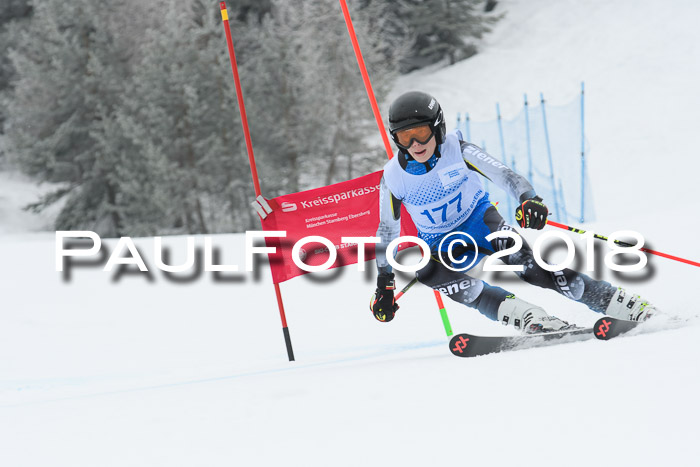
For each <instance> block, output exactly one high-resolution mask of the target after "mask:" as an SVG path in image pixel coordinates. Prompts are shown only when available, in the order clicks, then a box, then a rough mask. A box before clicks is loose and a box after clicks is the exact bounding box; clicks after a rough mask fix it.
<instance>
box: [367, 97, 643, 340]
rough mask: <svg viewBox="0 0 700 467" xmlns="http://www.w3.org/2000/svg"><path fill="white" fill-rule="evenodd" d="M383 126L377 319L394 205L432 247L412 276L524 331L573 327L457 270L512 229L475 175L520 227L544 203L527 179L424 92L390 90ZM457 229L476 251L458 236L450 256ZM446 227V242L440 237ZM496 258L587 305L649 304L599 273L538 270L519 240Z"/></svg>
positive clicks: (622, 314) (387, 301) (388, 288)
mask: <svg viewBox="0 0 700 467" xmlns="http://www.w3.org/2000/svg"><path fill="white" fill-rule="evenodd" d="M389 130H390V133H391V137H392V139H393V140H394V143H396V146H397V147H398V148H399V151H398V153H397V154H396V156H395V157H393V158H392V159H391V160H390V161H389V162H388V163H387V164H386V165H385V166H384V174H383V177H382V180H381V184H380V201H379V202H380V221H379V227H378V229H377V235H376V236H377V237H379V238H380V239H381V243H379V244H377V247H376V261H377V270H378V275H377V288H376V291H375V295H374V297H373V299H372V302H371V310H372V313H373V314H374V317H375V318H376V319H377V320H379V321H382V322H388V321H391V320H392V319H393V318H394V316H395V314H396V310H398V308H399V307H398V305H397V304H396V303H395V300H394V289H395V281H394V274H393V272H392V268H391V266H390V265H389V263H388V261H387V259H386V254H385V251H386V247H387V245H388V244H389V242H391V240H393V239H395V238H397V237H398V236H399V232H400V208H401V205H403V206H405V207H406V210H407V211H408V213H409V214H410V215H411V218H412V220H413V221H414V223H415V225H416V228H417V230H418V236H419V237H420V238H421V239H423V240H424V241H425V242H426V243H427V244H428V245H429V246H430V249H431V253H432V255H431V260H430V261H429V262H428V264H427V265H426V266H425V267H424V268H422V269H420V270H419V271H417V272H416V277H417V279H418V280H419V281H420V282H421V283H423V284H425V285H428V286H429V287H431V288H433V289H439V290H441V291H442V292H443V293H446V295H448V296H449V297H450V298H451V299H452V300H454V301H456V302H459V303H462V304H464V305H466V306H468V307H472V308H476V309H477V310H478V311H479V312H481V313H482V314H483V315H485V316H486V317H488V318H490V319H492V320H497V321H500V322H501V323H503V324H504V325H510V326H514V327H515V328H516V329H519V330H521V331H523V332H526V333H537V332H549V331H559V330H565V329H569V328H573V327H575V326H573V325H569V324H568V323H567V322H566V321H563V320H561V319H559V318H556V317H554V316H551V315H548V314H547V313H546V312H545V310H543V309H542V308H541V307H539V306H537V305H534V304H531V303H528V302H526V301H525V300H522V299H520V298H518V297H516V296H515V295H514V294H512V293H510V292H508V291H507V290H504V289H502V288H500V287H496V286H493V285H490V284H487V283H486V282H484V281H483V280H480V279H476V278H473V277H470V276H469V275H467V274H465V273H464V272H463V271H458V270H457V269H458V268H459V267H460V266H461V265H463V264H469V263H470V260H474V259H475V258H474V257H475V256H477V258H476V259H475V261H474V263H475V264H476V263H477V262H478V260H480V259H481V258H483V257H484V256H485V255H491V254H493V253H495V252H498V251H502V250H504V249H506V248H510V247H511V246H513V245H514V240H513V239H511V238H507V237H502V238H496V239H494V240H492V241H491V242H488V241H486V239H485V237H486V236H488V235H489V234H491V233H493V232H496V231H500V230H509V231H513V232H515V230H514V229H513V227H511V226H509V225H508V224H506V222H505V221H504V220H503V218H502V217H501V215H500V214H499V213H498V211H497V209H496V207H495V206H494V205H493V204H492V203H491V202H490V201H489V194H488V193H487V192H486V191H485V190H484V186H483V184H482V181H481V177H484V178H487V179H489V180H491V181H492V182H493V183H495V184H496V185H497V186H499V187H500V188H502V189H504V190H505V191H506V192H507V193H509V194H510V196H512V197H513V198H515V199H516V200H518V203H519V205H518V207H517V209H516V213H515V218H516V220H517V222H518V224H519V226H520V227H521V228H525V229H538V230H539V229H542V228H544V226H545V224H546V222H547V215H548V209H547V206H546V205H545V204H544V203H543V200H542V198H540V197H539V196H537V193H536V192H535V190H534V188H533V187H532V185H531V184H530V183H529V182H528V181H527V179H525V178H524V177H522V176H520V175H518V174H517V173H515V172H513V171H512V170H511V169H509V168H508V167H506V166H505V165H504V164H502V163H501V162H499V161H497V160H496V159H495V158H494V157H491V156H490V155H489V154H487V153H486V152H485V151H484V150H482V149H481V148H479V147H478V146H475V145H474V144H471V143H469V142H466V141H463V139H462V137H461V133H460V132H459V131H454V132H451V133H446V131H445V120H444V118H443V112H442V108H441V107H440V104H439V103H438V102H437V100H435V98H434V97H432V96H430V95H428V94H426V93H423V92H408V93H405V94H403V95H401V96H399V97H398V98H397V99H396V100H395V101H394V102H393V103H392V104H391V107H390V109H389ZM515 233H516V234H517V232H515ZM465 234H468V235H470V236H471V238H473V239H474V240H475V241H476V242H477V245H478V255H475V251H474V248H473V247H472V248H471V249H470V248H469V247H468V246H467V247H466V248H465V247H463V246H462V245H460V246H461V248H460V247H458V248H455V249H454V250H453V251H452V252H451V256H452V259H450V257H449V256H450V255H448V251H447V248H448V246H449V244H450V242H451V241H452V240H454V239H455V238H456V239H459V238H462V239H463V240H464V244H466V245H470V244H473V241H471V238H469V237H467V235H465ZM448 235H449V240H450V241H445V242H442V244H441V240H442V239H443V238H445V237H446V236H448ZM517 235H519V234H517ZM521 238H522V237H521ZM446 240H447V238H446ZM440 259H442V261H440ZM500 259H501V260H503V261H504V262H505V263H506V264H508V265H522V266H523V271H522V272H516V274H517V275H518V277H519V278H520V279H522V280H524V281H525V282H527V283H529V284H532V285H536V286H538V287H543V288H546V289H551V290H555V291H557V292H559V293H560V294H562V295H564V296H566V297H568V298H569V299H571V300H574V301H577V302H581V303H583V304H585V305H586V306H588V307H589V308H590V309H591V310H593V311H595V312H598V313H605V314H606V315H609V316H612V317H615V318H622V319H627V320H633V321H642V320H645V319H647V318H649V317H650V316H651V315H652V314H653V313H654V312H655V311H656V310H655V308H654V306H652V305H651V304H649V303H648V302H647V301H646V300H644V299H642V298H641V297H640V296H639V295H635V294H631V293H628V292H627V291H625V290H624V289H622V288H620V287H614V286H612V285H611V284H610V283H608V282H605V281H599V280H594V279H592V278H590V277H588V276H587V275H585V274H582V273H579V272H576V271H574V270H571V269H562V270H561V271H555V272H549V271H546V270H545V269H543V268H541V267H540V266H539V265H538V264H537V262H536V261H535V259H534V257H533V254H532V249H531V248H530V247H529V245H528V244H527V242H526V241H525V240H524V239H523V243H522V247H521V248H520V249H519V250H518V251H517V252H515V253H511V254H508V255H506V256H503V257H501V258H500ZM452 260H454V261H452ZM446 265H447V266H451V268H448V267H447V266H446Z"/></svg>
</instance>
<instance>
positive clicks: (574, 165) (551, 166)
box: [457, 86, 595, 223]
mask: <svg viewBox="0 0 700 467" xmlns="http://www.w3.org/2000/svg"><path fill="white" fill-rule="evenodd" d="M583 105H584V101H583V86H582V87H581V96H580V97H577V98H576V99H574V100H572V101H571V102H569V103H568V104H565V105H557V106H554V105H549V104H548V103H546V101H545V100H544V98H543V96H542V95H540V99H539V100H538V101H537V102H535V103H532V102H528V100H527V96H526V97H525V100H524V105H523V108H522V110H521V111H520V112H519V113H518V115H516V116H515V117H514V118H512V119H510V120H506V119H503V118H501V115H500V109H499V106H498V104H496V119H495V120H491V121H488V122H474V121H471V120H470V118H469V114H468V113H465V114H464V115H460V114H458V115H457V128H458V129H459V130H461V131H462V134H463V136H464V137H465V138H466V140H467V141H469V142H471V143H473V144H476V145H477V146H479V147H481V148H482V149H484V150H485V151H486V152H488V153H489V154H490V155H491V156H493V157H495V158H496V159H498V160H500V161H502V162H503V163H504V164H506V165H507V166H509V167H510V168H511V169H513V170H515V171H516V172H518V173H519V174H521V175H523V176H524V177H526V178H527V179H528V180H529V181H530V183H531V184H532V186H534V187H535V190H536V191H537V194H538V195H540V196H541V197H542V198H543V199H544V202H545V203H546V204H547V206H548V207H549V211H550V213H551V214H550V218H551V219H553V220H555V221H558V222H561V223H569V222H574V221H576V222H590V221H592V220H594V218H595V213H594V209H593V195H592V191H591V184H590V182H589V180H588V175H587V172H586V158H587V156H588V144H587V142H586V139H585V131H584V130H585V127H584V112H583V110H584V109H583ZM486 189H487V191H489V193H490V194H491V200H492V201H494V202H496V201H498V202H499V205H498V207H499V211H500V213H501V215H502V216H503V217H504V218H505V219H506V220H507V221H509V222H514V220H515V219H514V211H515V208H516V206H517V204H516V203H517V201H516V200H513V199H512V198H511V197H510V196H508V195H506V193H505V192H504V191H503V190H501V189H500V188H498V187H497V186H495V185H494V184H493V183H491V182H489V181H486Z"/></svg>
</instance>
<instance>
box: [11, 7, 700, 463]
mask: <svg viewBox="0 0 700 467" xmlns="http://www.w3.org/2000/svg"><path fill="white" fill-rule="evenodd" d="M499 4H500V5H501V6H502V7H504V8H507V9H508V16H507V18H506V19H504V20H503V22H501V23H500V24H499V25H498V26H497V27H496V30H495V31H494V33H493V35H492V36H490V37H489V38H488V39H487V44H486V45H485V47H484V51H483V53H482V54H480V55H478V56H476V57H474V58H473V59H470V60H468V61H465V62H462V63H459V64H456V65H455V66H453V67H449V68H445V69H441V70H437V71H435V73H434V74H432V75H431V74H429V73H427V72H418V73H413V74H411V75H410V76H408V77H406V78H404V79H402V80H401V82H400V83H399V84H398V85H397V88H396V90H395V94H397V93H399V92H402V91H403V90H405V89H408V88H421V89H425V90H427V91H429V92H432V93H434V94H436V96H437V97H438V98H439V99H440V101H441V103H442V104H443V105H444V106H445V108H446V115H447V116H448V117H449V118H453V117H454V114H455V113H456V112H457V111H463V108H465V107H466V108H469V110H470V112H472V113H473V114H474V117H475V118H483V119H488V118H492V110H491V109H492V108H493V103H494V102H495V101H500V102H501V104H502V106H503V108H504V110H505V111H506V112H508V111H509V109H511V110H514V109H515V108H516V107H517V106H519V105H520V104H519V103H520V99H521V97H522V93H523V92H529V93H532V94H534V93H537V92H539V91H542V92H544V93H545V94H546V95H547V96H548V97H549V99H550V100H551V101H553V102H556V100H557V99H561V100H562V101H565V100H569V99H570V98H571V95H572V94H575V93H576V92H577V90H578V86H579V82H580V81H581V80H585V81H586V84H587V90H588V100H587V105H588V107H587V109H588V110H587V121H588V122H589V123H590V125H589V140H590V142H591V145H592V154H591V159H592V160H591V167H592V168H591V170H592V179H593V180H594V183H595V189H596V192H595V194H596V200H597V201H598V205H597V212H598V216H599V219H600V221H599V222H598V223H596V224H595V225H588V226H585V227H586V228H589V229H591V230H596V231H600V232H601V233H609V232H612V231H614V230H618V229H633V230H638V231H639V232H641V233H643V234H644V235H645V237H646V238H647V239H648V240H649V241H650V242H651V243H652V244H653V247H654V248H657V249H659V250H662V251H667V252H669V253H672V254H677V255H681V256H687V257H690V258H691V259H695V260H700V246H698V242H697V238H698V236H697V233H696V232H697V231H698V228H699V227H700V219H698V218H697V216H696V215H692V214H693V213H697V208H696V207H695V206H696V203H697V201H698V200H699V198H700V196H699V193H700V191H699V189H698V187H697V184H696V183H695V182H694V180H693V177H694V175H695V172H696V171H697V169H698V168H700V162H698V161H697V160H696V159H695V158H694V157H692V156H694V152H695V151H693V146H691V145H692V144H693V143H694V141H693V138H692V136H693V135H692V134H691V132H692V131H693V129H694V126H695V125H694V123H696V122H697V117H696V111H697V108H698V104H699V103H700V100H699V99H698V97H699V96H698V93H699V92H700V91H698V89H697V87H696V85H695V83H696V82H697V81H698V79H700V69H699V68H700V60H698V58H700V57H698V53H699V52H698V48H697V44H699V43H700V30H698V29H697V28H696V27H694V24H693V21H694V19H695V18H698V17H699V15H698V14H699V13H700V6H698V5H696V3H695V2H690V1H681V0H679V1H677V2H672V5H673V6H672V7H671V6H669V5H668V4H661V3H659V2H653V1H650V0H649V1H646V0H645V1H640V0H637V1H632V0H617V1H615V2H611V1H609V0H589V1H586V2H581V1H574V0H561V1H558V2H546V1H543V0H529V1H525V0H517V1H516V0H510V1H509V0H501V1H500V2H499ZM479 112H483V114H481V115H479ZM263 182H264V180H263ZM535 235H536V234H535ZM528 238H535V237H534V236H532V234H530V233H528ZM197 242H198V243H197V245H198V246H199V247H201V246H202V245H203V239H202V238H201V237H199V238H197ZM106 243H107V247H108V249H109V250H110V251H111V250H113V248H114V245H115V242H114V241H108V242H106ZM184 244H185V240H184V239H183V238H180V237H173V238H168V239H166V245H167V246H168V247H170V248H171V249H172V253H173V258H172V263H173V264H177V263H178V262H179V261H182V260H183V257H184V252H183V250H184ZM215 244H216V245H217V246H219V247H220V248H221V250H222V258H221V261H222V262H224V263H227V264H239V265H242V264H243V239H242V237H241V235H225V236H216V237H215ZM137 245H138V246H139V249H140V251H141V252H142V253H143V255H144V257H145V258H146V263H147V265H149V266H150V267H151V269H152V273H151V274H150V275H146V274H144V273H134V274H125V275H122V276H115V275H114V273H110V272H103V271H102V270H101V265H98V264H95V265H92V266H81V267H76V268H73V269H72V270H71V271H72V272H71V274H70V277H64V276H62V275H61V273H57V272H56V271H55V269H54V254H55V253H54V236H53V234H45V233H44V234H31V235H29V234H18V233H15V234H5V235H3V236H0V261H2V266H3V267H2V268H0V465H3V466H43V465H51V466H96V465H99V466H105V465H115V466H126V465H128V466H140V465H143V466H155V465H164V466H165V465H167V466H180V465H182V466H191V465H207V466H214V465H232V464H235V465H241V466H249V465H251V466H258V465H260V466H263V465H264V466H267V465H277V464H286V465H292V466H310V465H313V466H325V465H341V466H357V465H382V466H390V465H416V466H418V465H421V466H423V465H452V464H460V465H471V464H473V465H513V464H515V465H533V466H534V465H537V466H541V465H582V466H583V465H585V466H590V465H658V464H662V463H663V464H664V465H694V464H695V459H696V453H695V449H694V448H695V446H694V445H695V443H696V441H697V439H698V437H699V436H700V428H698V418H699V417H700V402H699V401H698V393H699V392H700V365H698V361H700V346H698V342H699V340H700V327H699V326H698V318H697V315H698V313H700V307H699V306H698V305H697V299H696V296H695V294H694V292H695V288H696V284H697V283H698V279H699V278H700V271H698V270H697V268H692V267H690V266H687V265H682V264H676V263H673V262H670V261H668V260H664V259H660V258H658V259H651V260H650V265H649V268H648V269H647V271H648V274H646V275H644V276H642V277H636V278H635V277H629V276H628V277H625V278H620V277H616V276H615V275H613V274H611V273H609V272H605V271H600V277H602V278H605V279H607V280H610V281H613V282H615V283H618V284H622V285H624V286H626V287H628V288H630V289H632V290H636V291H638V292H640V293H643V294H644V295H645V296H647V297H649V299H651V300H652V301H653V302H655V303H657V304H658V305H659V306H660V307H661V308H663V309H664V310H666V311H667V312H668V314H669V315H672V316H675V317H679V318H681V319H683V320H686V321H687V325H686V326H684V327H682V328H680V329H666V328H670V327H671V325H670V324H669V323H668V320H667V319H663V318H660V319H658V320H656V322H652V323H649V325H650V328H651V329H650V330H656V331H658V332H646V333H641V334H639V335H636V336H630V337H625V338H621V339H619V340H613V341H610V342H599V341H588V342H581V343H574V344H568V345H561V346H554V347H548V348H541V349H531V350H527V351H520V352H513V353H510V354H501V355H490V356H486V357H480V358H477V359H470V360H465V359H457V358H454V357H452V356H451V355H450V354H449V353H448V351H447V348H446V345H447V344H446V343H447V339H446V338H445V335H444V331H443V329H442V324H441V322H440V319H439V314H438V311H437V309H436V307H435V303H434V299H433V295H432V292H431V291H430V290H428V289H427V288H425V287H419V286H417V287H414V288H413V289H412V290H411V291H410V292H409V293H408V294H407V295H406V297H405V298H404V299H402V300H401V304H402V306H401V309H400V310H399V314H398V316H397V318H396V319H395V320H394V321H393V322H391V323H390V324H380V323H377V322H376V321H375V320H374V319H373V318H372V317H371V315H370V313H369V311H368V310H367V302H368V300H369V296H370V295H371V293H372V291H373V288H374V285H373V282H374V279H373V277H372V275H373V273H372V272H371V271H370V272H369V273H368V274H363V273H359V272H357V271H356V270H355V267H347V268H344V269H341V270H336V271H335V272H333V273H331V274H325V275H318V276H315V277H308V276H307V277H302V278H298V279H294V280H293V281H291V282H289V283H285V284H282V293H283V295H284V298H285V304H286V308H287V315H288V316H287V317H288V321H289V326H290V331H291V336H292V341H293V344H294V349H295V353H296V357H297V361H296V362H294V363H289V362H287V361H286V353H285V348H284V343H283V338H282V333H281V330H280V323H279V316H278V313H277V310H276V304H275V300H274V296H273V294H272V286H271V284H270V279H269V272H268V271H267V270H266V268H263V269H262V270H261V271H260V273H259V274H258V275H254V274H228V275H225V276H224V277H222V278H219V279H218V280H217V279H216V278H214V277H213V276H212V275H210V274H208V273H201V274H199V275H196V274H194V275H193V276H192V277H189V278H183V279H180V280H175V279H173V278H172V277H171V278H168V277H167V276H165V275H164V274H162V273H161V272H160V271H158V270H156V269H155V268H154V267H153V266H154V264H155V262H154V260H153V251H152V250H153V239H139V240H138V241H137ZM600 251H602V250H600ZM103 264H104V261H103V262H102V265H103ZM490 280H492V281H495V280H499V283H500V284H501V285H503V286H504V287H506V288H508V289H510V290H513V291H514V292H515V293H517V294H519V295H520V296H522V297H523V298H524V299H526V300H530V301H534V302H537V303H539V304H541V305H543V306H545V307H546V308H547V309H549V310H550V311H553V312H555V313H556V314H557V315H559V316H561V317H562V318H565V319H568V320H572V321H575V322H577V323H580V324H591V323H592V322H593V321H594V319H595V318H596V316H594V315H593V314H592V313H591V312H589V311H588V310H587V309H586V308H585V307H583V306H582V305H578V304H574V303H571V302H569V301H567V300H566V299H564V298H562V297H560V296H558V295H557V294H555V293H553V292H550V291H540V290H536V289H533V288H530V287H524V286H523V285H522V284H520V283H518V282H517V280H515V281H514V280H511V278H509V277H508V276H505V275H504V276H499V278H497V279H495V278H492V279H490ZM406 281H407V277H405V276H404V277H402V278H401V279H400V284H401V285H402V284H405V282H406ZM447 309H448V313H449V315H450V318H451V320H452V326H453V328H454V329H455V330H456V331H458V332H459V331H462V330H470V331H474V332H483V333H490V334H497V333H499V332H506V331H507V330H506V329H504V328H502V327H501V326H500V325H498V324H497V323H492V322H489V321H487V320H486V319H484V318H482V317H480V316H479V315H478V314H477V313H475V312H473V311H472V310H468V309H466V308H464V307H461V306H458V305H453V304H451V303H447Z"/></svg>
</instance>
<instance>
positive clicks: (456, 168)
mask: <svg viewBox="0 0 700 467" xmlns="http://www.w3.org/2000/svg"><path fill="white" fill-rule="evenodd" d="M466 170H467V166H466V165H464V164H462V163H457V164H452V165H450V166H449V167H447V168H444V169H442V170H441V171H440V172H438V175H439V176H440V181H441V182H442V186H444V187H448V186H450V185H452V184H453V183H457V182H459V181H461V180H462V179H463V178H464V173H465V171H466Z"/></svg>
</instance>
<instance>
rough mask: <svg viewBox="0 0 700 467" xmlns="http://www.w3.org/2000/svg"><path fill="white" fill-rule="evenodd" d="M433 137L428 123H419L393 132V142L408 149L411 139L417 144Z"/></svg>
mask: <svg viewBox="0 0 700 467" xmlns="http://www.w3.org/2000/svg"><path fill="white" fill-rule="evenodd" d="M432 137H433V129H432V128H430V125H421V126H416V127H413V128H408V129H406V130H399V131H397V132H396V133H395V134H394V142H395V143H396V144H397V145H398V146H400V147H401V148H403V149H408V148H410V147H411V145H412V144H413V141H414V140H415V141H418V144H426V143H427V142H428V141H430V138H432Z"/></svg>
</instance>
